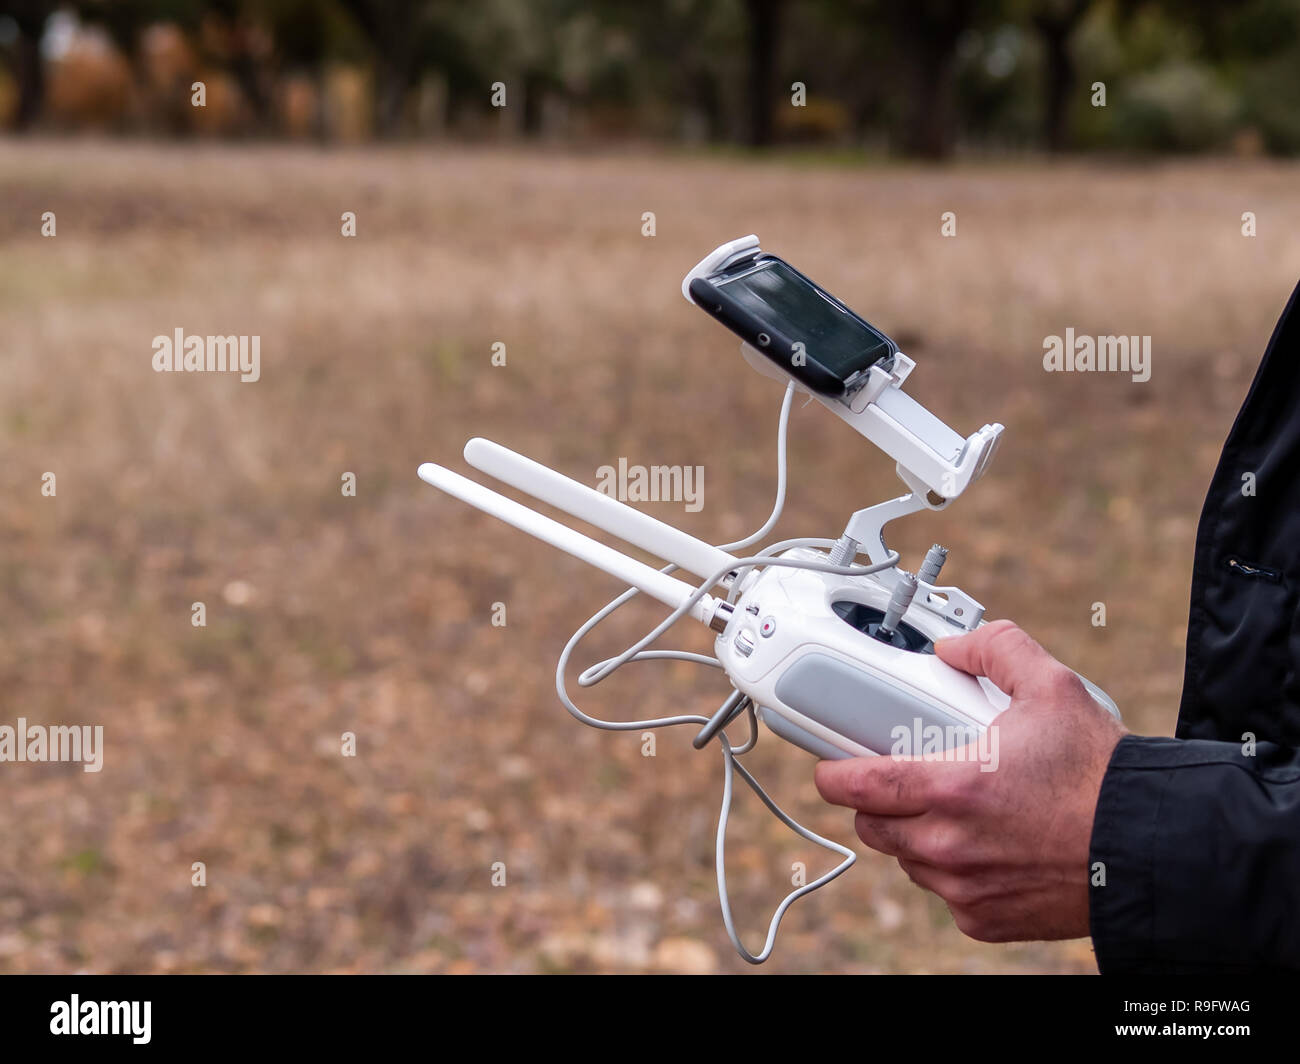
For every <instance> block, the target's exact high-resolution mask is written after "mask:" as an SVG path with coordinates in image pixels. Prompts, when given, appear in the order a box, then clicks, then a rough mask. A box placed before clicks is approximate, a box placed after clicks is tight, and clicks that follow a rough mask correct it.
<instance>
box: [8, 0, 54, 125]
mask: <svg viewBox="0 0 1300 1064" xmlns="http://www.w3.org/2000/svg"><path fill="white" fill-rule="evenodd" d="M57 6H58V5H57V4H54V3H47V2H44V0H8V2H7V3H6V5H5V7H6V10H5V11H4V12H3V13H4V14H7V15H8V16H9V17H10V18H11V19H13V21H14V25H15V26H16V27H17V35H16V37H15V39H14V79H15V81H16V82H17V83H18V106H17V109H16V110H15V112H14V122H13V125H14V129H16V130H18V131H19V132H22V131H25V130H28V129H30V128H31V127H32V126H33V125H34V124H35V123H36V120H37V118H38V117H39V116H40V113H41V107H42V106H43V104H44V102H45V60H44V57H43V56H42V55H41V37H42V36H43V35H44V33H45V21H46V19H48V18H49V17H50V15H51V14H53V12H54V10H55V8H56V7H57Z"/></svg>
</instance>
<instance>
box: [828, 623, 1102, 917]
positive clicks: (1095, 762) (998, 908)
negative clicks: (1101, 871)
mask: <svg viewBox="0 0 1300 1064" xmlns="http://www.w3.org/2000/svg"><path fill="white" fill-rule="evenodd" d="M935 651H936V653H937V654H938V655H939V657H940V658H941V659H942V660H944V661H946V662H947V663H948V664H949V665H952V666H954V667H955V668H958V669H961V670H963V671H964V672H968V673H971V674H972V675H975V676H987V677H988V678H989V679H990V680H992V681H993V682H994V683H995V684H997V685H998V687H999V688H1001V689H1002V690H1003V691H1005V692H1006V693H1007V694H1008V695H1010V696H1011V705H1010V707H1009V708H1008V709H1007V710H1006V711H1005V712H1004V713H1002V714H1001V715H1000V716H998V717H997V719H996V720H995V721H994V722H993V724H992V725H991V727H994V728H997V729H998V732H999V734H998V756H999V760H998V767H997V768H996V770H995V771H992V772H981V771H980V764H979V762H978V760H977V756H976V753H975V748H974V747H971V748H969V749H968V751H967V753H968V755H969V756H968V759H966V760H957V759H955V758H954V759H952V760H945V761H928V762H926V761H921V760H919V759H900V758H895V757H891V756H889V755H885V756H882V757H871V758H855V759H853V760H849V761H822V762H819V763H818V765H817V776H816V779H817V789H818V790H819V791H820V792H821V795H822V797H823V798H825V799H826V800H827V801H828V802H833V803H834V804H836V805H845V806H848V807H850V808H851V809H856V810H858V815H857V825H856V826H857V831H858V836H859V837H860V838H861V839H862V841H863V842H865V843H866V844H867V845H868V846H870V847H872V848H873V849H876V850H879V851H880V852H881V853H884V854H888V855H889V856H891V857H897V858H898V863H899V865H901V866H902V868H903V871H905V872H906V873H907V874H908V876H909V877H910V878H911V879H912V881H913V882H914V883H917V884H918V885H920V886H922V887H925V888H926V889H928V890H932V891H934V892H935V893H936V894H938V895H939V897H941V898H943V900H944V901H946V902H947V903H948V908H949V910H950V911H951V912H952V915H953V918H954V919H955V920H956V922H957V926H958V927H959V928H960V929H961V930H962V931H963V932H965V933H966V934H967V935H970V936H971V938H977V939H980V940H982V941H984V942H1015V941H1023V940H1027V939H1057V938H1077V937H1081V936H1084V935H1087V934H1088V875H1089V870H1088V846H1089V842H1090V840H1091V837H1092V818H1093V812H1094V811H1095V809H1096V806H1097V796H1098V795H1099V794H1100V793H1101V781H1102V777H1103V776H1104V775H1105V773H1106V766H1107V764H1108V763H1109V761H1110V755H1111V752H1112V751H1113V750H1114V748H1115V744H1116V743H1117V742H1119V739H1120V737H1121V736H1122V735H1123V734H1124V732H1125V729H1124V727H1123V725H1121V724H1120V723H1119V722H1118V721H1117V720H1115V719H1114V718H1113V717H1112V716H1111V715H1110V714H1109V713H1107V712H1106V711H1105V710H1103V709H1102V708H1101V707H1100V706H1098V705H1097V704H1096V703H1095V702H1094V701H1093V699H1092V697H1091V696H1090V695H1089V694H1088V692H1087V691H1086V690H1085V689H1084V687H1083V684H1082V683H1081V682H1080V681H1079V678H1078V677H1077V676H1075V675H1074V673H1073V672H1071V671H1070V670H1069V669H1068V668H1066V667H1065V666H1064V665H1062V664H1061V663H1060V662H1059V661H1057V660H1056V659H1055V658H1053V657H1052V656H1051V655H1050V654H1048V653H1047V651H1045V650H1044V649H1043V648H1042V647H1040V646H1039V645H1038V644H1037V643H1035V642H1034V641H1033V640H1032V639H1030V638H1029V636H1028V635H1026V634H1025V633H1024V632H1023V631H1021V630H1020V629H1019V628H1017V627H1016V626H1015V625H1014V624H1012V623H1011V622H1010V621H994V622H992V623H991V624H986V625H984V626H983V627H981V628H979V629H978V630H976V631H974V632H972V633H970V634H969V635H964V636H960V637H957V638H954V639H944V640H940V641H939V642H938V643H936V644H935Z"/></svg>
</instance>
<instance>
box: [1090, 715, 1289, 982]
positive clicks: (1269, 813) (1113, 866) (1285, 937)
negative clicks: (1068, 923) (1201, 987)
mask: <svg viewBox="0 0 1300 1064" xmlns="http://www.w3.org/2000/svg"><path fill="white" fill-rule="evenodd" d="M1090 866H1091V867H1090V874H1091V880H1090V881H1091V882H1092V884H1093V885H1092V886H1091V888H1090V890H1091V897H1090V909H1091V923H1092V939H1093V946H1094V948H1095V949H1096V953H1097V964H1098V967H1099V968H1100V969H1101V972H1102V973H1103V974H1105V975H1112V974H1156V973H1188V974H1210V973H1226V972H1234V971H1247V970H1249V971H1252V972H1261V971H1269V970H1274V971H1293V972H1294V971H1300V904H1297V902H1298V901H1300V751H1297V750H1294V749H1291V748H1289V747H1285V746H1280V745H1277V744H1273V743H1259V744H1258V746H1256V747H1255V748H1254V750H1253V752H1251V751H1250V750H1249V749H1248V748H1247V747H1246V744H1242V743H1229V742H1211V741H1206V740H1180V739H1165V738H1150V737H1145V736H1136V735H1128V736H1125V737H1124V738H1123V739H1121V740H1120V742H1119V745H1118V746H1117V747H1116V748H1115V752H1114V754H1113V755H1112V756H1111V762H1110V766H1109V768H1108V770H1107V772H1106V776H1105V779H1104V781H1103V783H1102V788H1101V796H1100V798H1099V799H1098V802H1097V811H1096V816H1095V819H1094V821H1093V830H1092V843H1091V857H1090Z"/></svg>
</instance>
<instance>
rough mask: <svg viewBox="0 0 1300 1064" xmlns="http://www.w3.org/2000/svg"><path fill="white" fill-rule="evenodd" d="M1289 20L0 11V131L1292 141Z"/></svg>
mask: <svg viewBox="0 0 1300 1064" xmlns="http://www.w3.org/2000/svg"><path fill="white" fill-rule="evenodd" d="M1298 27H1300V0H1235V2H1229V0H908V2H892V3H891V2H883V0H642V2H637V3H625V2H619V0H473V2H470V0H459V2H456V0H65V2H52V3H47V2H41V0H3V2H0V123H3V124H4V125H5V126H7V127H10V128H12V129H15V130H20V131H21V130H31V129H38V128H46V129H52V130H86V129H90V130H99V131H106V132H113V133H123V134H137V135H154V136H171V137H201V136H208V137H227V138H290V139H306V140H311V139H317V140H321V141H343V142H348V141H361V140H370V139H430V140H433V139H439V138H455V139H458V140H476V139H518V140H538V141H547V140H552V141H562V142H565V143H568V144H575V143H576V144H581V143H583V142H587V141H601V142H607V141H610V140H619V139H626V140H629V141H632V140H642V141H644V140H653V141H656V142H665V143H673V142H680V143H686V144H721V145H727V144H734V145H747V146H750V147H758V148H765V147H769V146H774V145H784V146H812V147H814V148H818V149H821V150H850V151H859V152H862V151H865V152H869V153H871V154H880V155H901V156H909V157H918V158H930V159H940V158H945V157H948V156H951V155H953V154H957V153H980V152H1022V151H1040V150H1047V151H1104V152H1111V153H1115V152H1123V153H1155V152H1162V153H1163V152H1206V151H1214V152H1233V153H1238V154H1261V153H1270V154H1277V155H1291V154H1296V153H1298V152H1300V35H1298V34H1297V28H1298ZM196 81H201V82H203V83H204V86H205V89H206V105H205V106H204V107H201V108H200V107H195V106H193V105H192V103H191V95H192V86H193V85H194V83H195V82H196ZM496 83H501V84H504V85H505V87H506V104H507V106H505V107H504V108H499V107H494V106H493V102H492V95H493V86H494V84H496ZM795 83H802V85H803V86H804V91H805V96H804V98H803V100H802V101H801V103H802V105H801V106H796V105H794V104H793V103H792V96H793V93H794V88H793V87H794V85H795ZM1098 83H1101V84H1102V85H1104V87H1105V88H1104V91H1105V103H1104V106H1101V105H1099V104H1100V99H1099V97H1098V94H1097V85H1098Z"/></svg>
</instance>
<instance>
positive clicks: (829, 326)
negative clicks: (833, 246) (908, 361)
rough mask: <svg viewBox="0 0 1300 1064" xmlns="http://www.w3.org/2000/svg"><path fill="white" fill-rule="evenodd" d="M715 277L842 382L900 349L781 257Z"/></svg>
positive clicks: (712, 280)
mask: <svg viewBox="0 0 1300 1064" xmlns="http://www.w3.org/2000/svg"><path fill="white" fill-rule="evenodd" d="M709 281H710V283H711V284H713V285H714V286H715V287H716V288H718V289H719V290H720V291H722V292H724V293H725V294H726V295H727V296H730V297H731V299H732V300H734V301H735V302H736V303H737V304H738V305H739V306H740V307H741V308H743V310H744V311H745V312H746V315H747V316H752V319H753V320H754V321H756V322H757V323H759V324H760V325H765V326H767V331H768V332H770V333H772V334H773V335H781V336H783V337H788V338H789V339H790V340H792V341H798V342H802V343H803V345H804V350H805V351H806V353H807V355H808V358H809V360H810V361H813V362H816V363H818V364H820V365H821V366H822V367H824V368H825V369H826V370H827V371H829V372H830V373H832V374H833V375H834V376H835V377H837V378H839V380H841V381H844V380H847V379H848V378H849V377H851V376H852V375H853V374H854V373H857V372H858V371H860V370H864V369H867V368H869V367H870V366H872V365H874V364H875V363H876V362H879V361H880V360H881V359H882V358H887V357H889V356H890V355H893V354H894V353H895V352H896V351H897V347H896V346H895V345H894V343H893V341H891V340H890V339H889V338H888V337H887V336H885V335H884V334H883V333H880V332H877V331H876V330H875V329H873V328H872V327H871V326H870V325H868V324H867V323H866V322H865V321H863V320H862V319H861V318H859V317H858V316H857V315H856V314H854V313H853V312H852V311H851V310H849V309H847V308H846V307H844V306H842V305H841V304H839V303H838V302H836V301H835V300H833V299H832V298H831V297H830V296H829V295H827V294H826V293H824V292H822V291H821V290H820V289H819V288H817V286H816V285H814V284H813V283H812V282H811V281H809V280H808V278H806V277H804V276H803V274H801V273H799V272H798V271H797V270H795V269H794V268H793V267H791V266H790V265H788V264H787V263H785V262H782V261H781V260H780V259H776V258H762V259H759V260H758V261H757V262H756V263H755V264H754V265H752V266H749V267H746V268H744V269H742V270H740V271H738V272H737V273H735V274H733V275H731V276H727V275H725V274H724V275H721V276H714V277H711V278H710V279H709Z"/></svg>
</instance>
